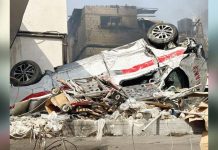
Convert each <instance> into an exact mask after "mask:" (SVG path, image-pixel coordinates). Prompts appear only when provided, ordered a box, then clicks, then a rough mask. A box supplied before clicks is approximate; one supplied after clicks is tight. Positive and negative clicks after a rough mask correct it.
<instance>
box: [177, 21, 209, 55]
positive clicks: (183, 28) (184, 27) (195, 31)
mask: <svg viewBox="0 0 218 150" xmlns="http://www.w3.org/2000/svg"><path fill="white" fill-rule="evenodd" d="M177 24H178V31H179V42H182V41H184V40H185V38H187V37H190V38H194V39H195V40H196V42H197V43H202V45H203V48H204V51H205V55H206V58H208V42H207V37H206V35H205V32H204V28H203V23H202V21H201V20H200V19H190V18H183V19H181V20H179V21H178V22H177Z"/></svg>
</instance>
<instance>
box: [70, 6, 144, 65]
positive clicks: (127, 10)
mask: <svg viewBox="0 0 218 150" xmlns="http://www.w3.org/2000/svg"><path fill="white" fill-rule="evenodd" d="M101 16H119V17H121V26H120V27H119V28H116V27H115V28H113V27H112V28H102V27H101V20H100V18H101ZM84 32H85V33H84ZM77 34H78V35H77V36H78V38H77V39H78V40H77V42H76V43H74V46H73V50H72V51H73V61H75V60H77V59H82V58H85V57H88V56H92V55H94V54H98V53H100V52H101V51H102V50H105V49H109V48H110V47H117V46H121V45H124V44H127V43H130V42H133V41H136V40H138V39H140V38H142V37H143V34H142V33H141V32H140V30H139V28H138V23H137V10H136V8H135V7H125V6H119V7H110V6H85V7H84V8H83V13H82V17H81V24H80V26H79V28H78V31H77ZM87 45H102V46H105V48H98V47H95V46H93V47H88V48H84V47H85V46H87ZM78 56H79V57H78Z"/></svg>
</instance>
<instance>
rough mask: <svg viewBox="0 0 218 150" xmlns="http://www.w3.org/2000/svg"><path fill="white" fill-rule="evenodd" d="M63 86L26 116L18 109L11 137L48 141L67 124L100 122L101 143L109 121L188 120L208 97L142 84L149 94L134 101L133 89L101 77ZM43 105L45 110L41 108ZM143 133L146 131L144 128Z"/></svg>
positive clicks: (189, 90)
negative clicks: (104, 129)
mask: <svg viewBox="0 0 218 150" xmlns="http://www.w3.org/2000/svg"><path fill="white" fill-rule="evenodd" d="M59 82H60V85H61V86H60V87H57V88H53V89H52V90H51V92H50V93H48V94H47V96H44V97H43V101H41V103H39V104H38V105H37V106H35V107H34V108H33V109H32V110H29V109H28V110H29V111H28V112H25V113H23V114H18V113H17V112H24V110H22V111H21V110H19V111H18V110H17V109H21V107H18V106H19V105H15V107H14V108H13V111H12V115H15V113H14V112H16V115H17V116H11V118H10V122H11V125H10V133H11V137H13V138H23V137H36V136H39V135H41V134H42V133H45V134H46V136H47V137H52V136H55V133H58V134H60V133H61V132H62V130H63V126H64V122H66V121H67V120H70V119H71V120H77V119H78V120H79V119H80V120H81V119H82V120H96V124H97V125H99V124H100V125H99V127H98V130H97V139H101V136H102V135H103V133H102V132H103V128H104V125H105V122H106V121H107V120H125V119H129V120H132V119H133V120H134V119H145V120H150V121H151V120H156V119H158V118H160V119H170V118H177V117H182V118H184V119H186V118H187V116H186V114H189V113H188V112H187V110H188V111H189V110H192V109H193V108H195V107H196V105H198V103H200V102H201V101H202V100H204V101H205V98H206V99H207V96H208V95H207V93H205V92H201V93H199V92H196V88H197V87H198V86H195V87H192V88H188V89H180V90H178V89H176V88H175V87H170V88H169V89H166V90H165V91H161V90H159V89H157V88H156V90H152V84H150V83H149V84H140V85H138V86H140V87H142V89H140V90H142V91H143V88H146V90H147V89H148V87H150V89H151V90H150V92H149V94H148V93H147V94H146V93H144V95H143V94H141V96H139V97H137V94H138V95H140V93H135V94H134V96H135V95H136V96H135V97H134V96H133V97H131V96H129V95H128V94H127V93H126V92H125V91H126V90H127V89H128V90H127V91H132V92H133V93H134V92H135V91H133V90H134V88H133V87H132V86H129V87H125V88H126V89H125V90H123V87H120V86H116V85H114V84H113V83H112V82H110V80H105V79H103V78H100V77H92V78H85V79H77V80H59ZM137 90H138V91H140V90H139V89H137ZM147 91H149V90H147ZM189 97H197V101H195V102H194V103H193V102H192V103H191V104H192V105H189V104H188V101H189V100H190V98H189ZM41 99H42V98H40V100H41ZM29 102H31V100H29ZM20 103H23V102H20ZM42 104H43V107H41V106H42ZM39 106H40V107H41V109H39ZM22 108H23V109H24V108H25V107H22ZM25 109H26V108H25ZM26 110H27V109H26ZM185 110H186V111H185ZM13 113H14V114H13ZM36 116H38V117H36ZM185 117H186V118H185ZM190 118H191V117H189V119H190ZM140 129H141V130H142V129H143V127H140ZM114 134H116V133H114Z"/></svg>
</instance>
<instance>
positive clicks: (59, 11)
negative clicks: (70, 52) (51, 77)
mask: <svg viewBox="0 0 218 150" xmlns="http://www.w3.org/2000/svg"><path fill="white" fill-rule="evenodd" d="M23 5H24V3H23ZM24 9H25V12H24V15H23V18H22V23H21V26H20V28H19V31H18V33H17V34H16V38H15V39H14V41H12V45H11V50H10V52H11V68H12V67H13V66H14V65H15V64H17V63H19V62H21V61H23V60H32V61H34V62H35V63H37V64H38V65H39V67H40V69H41V71H42V73H43V72H44V71H45V70H52V71H54V67H57V66H60V65H63V64H64V63H66V62H67V46H66V44H67V43H66V42H67V41H66V36H67V5H66V0H29V1H27V6H26V8H24ZM15 16H16V15H15ZM13 19H17V18H13Z"/></svg>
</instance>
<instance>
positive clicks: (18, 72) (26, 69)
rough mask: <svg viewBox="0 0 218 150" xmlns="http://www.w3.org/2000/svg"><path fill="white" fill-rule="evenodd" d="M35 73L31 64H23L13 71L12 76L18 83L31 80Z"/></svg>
mask: <svg viewBox="0 0 218 150" xmlns="http://www.w3.org/2000/svg"><path fill="white" fill-rule="evenodd" d="M34 73H35V68H34V66H33V65H31V64H27V63H23V64H20V65H19V66H17V67H16V68H15V69H14V72H13V76H14V78H15V79H16V80H18V81H19V82H27V81H29V80H31V78H32V77H33V75H34Z"/></svg>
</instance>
